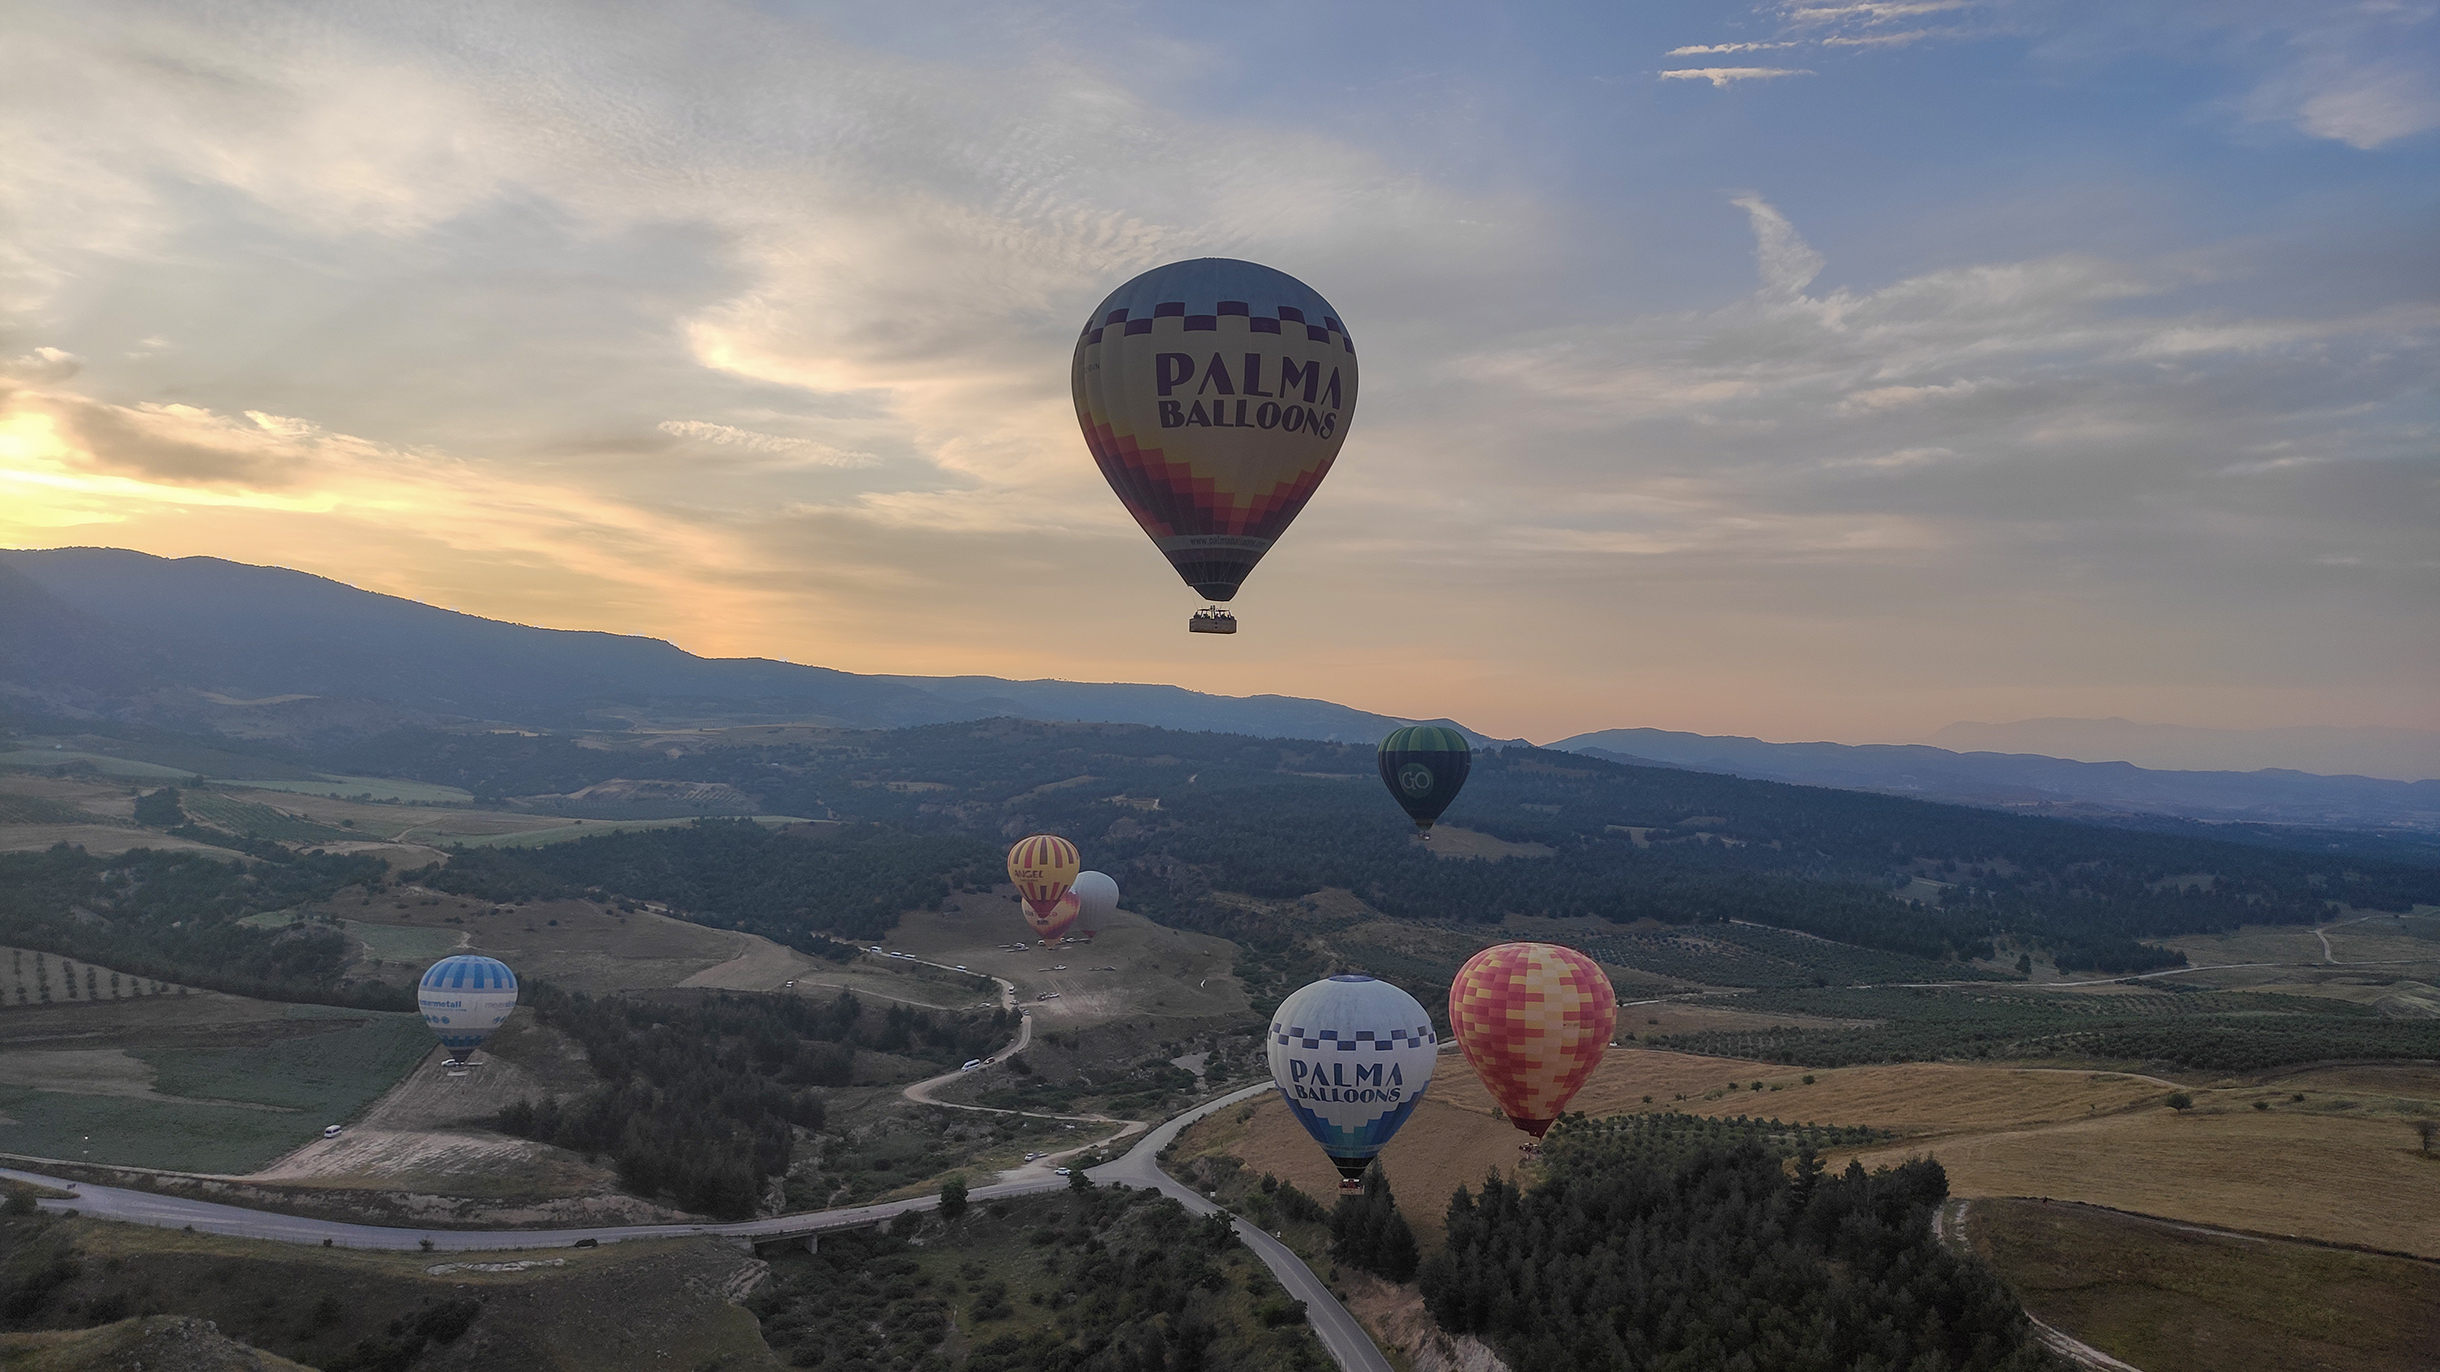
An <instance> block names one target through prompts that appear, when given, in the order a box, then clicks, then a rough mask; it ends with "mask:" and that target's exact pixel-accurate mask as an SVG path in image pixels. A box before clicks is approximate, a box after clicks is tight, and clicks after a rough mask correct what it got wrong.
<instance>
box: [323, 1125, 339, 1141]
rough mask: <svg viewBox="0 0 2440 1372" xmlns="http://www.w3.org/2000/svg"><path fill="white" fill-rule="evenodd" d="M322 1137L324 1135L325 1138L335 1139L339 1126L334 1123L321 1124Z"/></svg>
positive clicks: (337, 1135)
mask: <svg viewBox="0 0 2440 1372" xmlns="http://www.w3.org/2000/svg"><path fill="white" fill-rule="evenodd" d="M322 1137H324V1138H326V1139H335V1138H337V1137H339V1126H338V1125H335V1124H326V1125H323V1126H322Z"/></svg>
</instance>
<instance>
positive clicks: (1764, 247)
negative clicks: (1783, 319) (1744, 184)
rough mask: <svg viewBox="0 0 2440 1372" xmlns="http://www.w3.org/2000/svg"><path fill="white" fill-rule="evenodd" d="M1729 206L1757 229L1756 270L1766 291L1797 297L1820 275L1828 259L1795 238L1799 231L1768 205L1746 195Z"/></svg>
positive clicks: (1755, 196) (1755, 231)
mask: <svg viewBox="0 0 2440 1372" xmlns="http://www.w3.org/2000/svg"><path fill="white" fill-rule="evenodd" d="M1729 203H1731V204H1733V205H1735V206H1736V207H1737V208H1739V209H1741V210H1743V211H1745V214H1746V218H1747V219H1748V220H1749V221H1751V222H1752V224H1753V226H1754V242H1755V245H1756V246H1755V251H1754V266H1755V269H1756V270H1757V271H1758V272H1759V273H1760V274H1761V276H1762V284H1763V285H1764V286H1765V287H1767V288H1769V289H1770V290H1773V291H1776V292H1779V293H1781V294H1785V295H1794V294H1795V293H1797V292H1798V291H1801V290H1803V289H1804V288H1805V286H1806V285H1807V284H1808V283H1810V282H1811V281H1812V280H1813V278H1814V277H1816V276H1819V275H1820V274H1821V269H1822V265H1823V262H1824V260H1825V259H1824V258H1823V257H1822V255H1821V254H1820V253H1818V252H1815V251H1814V250H1813V249H1812V247H1811V246H1810V245H1808V244H1807V243H1806V242H1805V240H1803V239H1802V238H1799V237H1797V236H1796V227H1795V226H1794V225H1792V224H1790V223H1789V222H1788V219H1787V216H1786V215H1783V214H1781V213H1780V212H1779V211H1778V210H1776V209H1774V208H1772V207H1771V204H1770V202H1769V201H1766V200H1764V199H1763V198H1762V197H1761V196H1759V195H1753V194H1746V195H1741V196H1738V197H1737V198H1736V199H1735V200H1733V201H1731V202H1729Z"/></svg>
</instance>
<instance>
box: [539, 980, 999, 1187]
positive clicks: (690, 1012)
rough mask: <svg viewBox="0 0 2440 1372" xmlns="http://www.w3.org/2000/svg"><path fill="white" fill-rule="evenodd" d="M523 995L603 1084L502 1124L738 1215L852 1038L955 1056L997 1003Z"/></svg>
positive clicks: (812, 1124) (628, 1181) (962, 1053)
mask: <svg viewBox="0 0 2440 1372" xmlns="http://www.w3.org/2000/svg"><path fill="white" fill-rule="evenodd" d="M522 1002H523V1004H524V1005H525V1006H526V1007H528V1008H529V1009H530V1011H531V1012H532V1013H533V1014H534V1015H535V1016H536V1017H538V1018H539V1019H541V1020H542V1022H543V1023H545V1024H548V1025H550V1026H552V1027H553V1028H556V1029H559V1030H562V1031H563V1032H565V1033H567V1034H568V1035H569V1036H570V1037H572V1038H574V1039H575V1040H576V1041H577V1042H578V1043H579V1044H580V1045H582V1046H583V1048H584V1050H585V1057H586V1060H587V1061H588V1062H589V1063H590V1064H591V1065H592V1068H593V1072H594V1075H595V1076H597V1077H599V1078H600V1079H601V1081H600V1084H599V1085H597V1086H595V1087H593V1088H592V1089H591V1090H589V1091H585V1092H583V1093H580V1094H578V1095H575V1096H570V1097H564V1098H563V1097H556V1096H544V1097H541V1098H539V1099H536V1100H527V1101H518V1102H516V1103H514V1104H512V1105H510V1106H509V1107H508V1108H506V1109H505V1110H503V1111H501V1112H500V1115H499V1117H498V1120H497V1124H498V1126H499V1128H500V1129H501V1131H502V1132H504V1133H509V1134H514V1135H517V1136H518V1137H520V1138H528V1139H534V1140H537V1141H539V1142H543V1143H550V1144H555V1145H557V1146H559V1147H561V1148H567V1149H571V1150H573V1151H576V1152H581V1153H584V1154H587V1155H588V1156H593V1157H603V1158H607V1159H609V1160H610V1162H611V1163H612V1165H613V1166H615V1167H616V1168H617V1170H618V1175H619V1183H620V1185H622V1186H624V1187H626V1188H627V1189H628V1190H629V1191H632V1192H634V1193H635V1194H637V1195H641V1196H663V1195H666V1196H669V1197H671V1198H673V1199H674V1200H676V1201H677V1202H678V1204H680V1205H681V1206H683V1207H685V1208H686V1209H689V1210H694V1211H698V1212H701V1213H704V1214H709V1215H715V1216H718V1217H720V1218H722V1219H743V1218H745V1217H746V1216H748V1215H751V1214H752V1213H754V1209H755V1206H756V1204H757V1202H758V1201H759V1200H760V1198H761V1196H762V1194H763V1192H764V1191H765V1189H766V1188H767V1187H768V1185H769V1182H770V1179H771V1178H773V1177H778V1176H784V1175H786V1173H787V1171H788V1166H789V1163H790V1161H791V1159H792V1158H793V1156H794V1151H795V1143H796V1131H797V1130H800V1129H802V1130H808V1131H816V1132H818V1131H819V1130H821V1129H822V1128H823V1126H824V1125H825V1124H826V1123H827V1121H828V1111H827V1107H826V1105H825V1103H824V1101H823V1099H822V1094H821V1090H820V1089H819V1088H823V1087H836V1086H846V1085H848V1084H850V1083H851V1082H852V1081H853V1080H854V1073H855V1065H856V1060H855V1054H856V1051H857V1050H858V1049H864V1050H868V1051H871V1052H877V1053H890V1054H896V1055H900V1056H907V1057H917V1058H922V1059H925V1060H927V1061H930V1062H933V1063H937V1064H940V1065H944V1066H947V1065H954V1064H956V1063H958V1062H962V1061H964V1060H965V1059H966V1058H969V1057H974V1056H978V1055H980V1054H982V1053H985V1052H989V1051H991V1050H992V1049H993V1048H996V1047H998V1046H999V1045H1000V1044H1001V1043H1002V1042H1003V1041H1004V1040H1005V1038H1006V1035H1007V1034H1008V1033H1009V1032H1010V1031H1011V1030H1012V1029H1013V1027H1014V1017H1013V1016H1012V1015H1010V1014H1009V1013H1008V1012H1006V1011H991V1012H971V1013H964V1014H960V1013H955V1012H949V1011H938V1012H935V1011H926V1010H919V1009H916V1008H915V1007H913V1006H907V1005H896V1004H893V1005H889V1006H886V1007H882V1008H878V1009H876V1008H873V1007H868V1006H866V1005H864V1004H863V1003H862V1002H861V1001H859V1000H858V999H857V998H856V996H855V995H854V994H853V993H852V992H842V993H840V994H839V995H838V996H837V997H835V998H833V999H830V1000H826V1001H825V1000H818V999H814V998H811V997H805V996H793V995H772V994H765V993H754V992H728V991H719V992H702V993H697V992H659V993H655V994H653V995H650V996H604V997H599V998H595V997H592V996H587V995H585V994H583V993H581V992H570V991H564V990H561V989H560V988H558V987H556V986H553V985H551V984H550V983H548V982H527V983H525V985H524V987H523V988H522Z"/></svg>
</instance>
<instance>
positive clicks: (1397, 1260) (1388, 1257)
mask: <svg viewBox="0 0 2440 1372" xmlns="http://www.w3.org/2000/svg"><path fill="white" fill-rule="evenodd" d="M1330 1256H1332V1257H1333V1258H1336V1259H1337V1260H1339V1261H1340V1262H1343V1263H1346V1264H1347V1265H1348V1266H1350V1267H1360V1268H1363V1269H1364V1270H1365V1271H1367V1272H1371V1273H1375V1274H1377V1275H1379V1276H1383V1277H1387V1278H1389V1279H1390V1280H1391V1281H1398V1282H1402V1281H1409V1280H1412V1279H1413V1277H1414V1275H1415V1268H1416V1267H1417V1265H1418V1264H1419V1263H1420V1261H1421V1255H1420V1254H1419V1253H1418V1252H1417V1250H1416V1247H1415V1231H1414V1230H1413V1229H1412V1228H1410V1227H1409V1226H1408V1225H1407V1222H1406V1216H1404V1215H1401V1214H1399V1213H1398V1200H1397V1198H1396V1197H1395V1196H1393V1195H1391V1194H1390V1189H1389V1174H1388V1173H1386V1172H1383V1171H1382V1170H1381V1164H1380V1163H1378V1162H1376V1163H1374V1164H1373V1165H1372V1167H1371V1168H1369V1169H1368V1170H1367V1171H1366V1172H1365V1173H1364V1190H1363V1192H1362V1193H1361V1194H1359V1195H1353V1196H1344V1197H1341V1198H1340V1200H1339V1204H1338V1208H1337V1209H1335V1210H1333V1211H1331V1212H1330Z"/></svg>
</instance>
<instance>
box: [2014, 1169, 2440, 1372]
mask: <svg viewBox="0 0 2440 1372" xmlns="http://www.w3.org/2000/svg"><path fill="white" fill-rule="evenodd" d="M1966 1235H1967V1239H1968V1242H1970V1243H1971V1244H1972V1245H1973V1247H1974V1249H1975V1251H1976V1252H1977V1253H1979V1254H1981V1255H1982V1256H1983V1257H1984V1258H1985V1260H1987V1261H1989V1262H1990V1263H1991V1264H1992V1266H1994V1267H1996V1268H1997V1269H1999V1272H2000V1275H2002V1276H2003V1277H2006V1278H2007V1279H2008V1281H2009V1283H2010V1284H2011V1285H2013V1286H2014V1287H2015V1288H2016V1290H2017V1294H2018V1295H2019V1296H2021V1297H2022V1298H2023V1299H2024V1302H2025V1307H2026V1309H2027V1310H2028V1311H2030V1312H2031V1313H2032V1314H2033V1315H2034V1316H2035V1317H2036V1318H2038V1319H2041V1320H2044V1321H2046V1322H2048V1323H2050V1324H2053V1325H2056V1326H2057V1327H2059V1328H2060V1329H2063V1330H2065V1331H2067V1332H2068V1333H2070V1334H2073V1335H2075V1336H2076V1337H2077V1338H2079V1339H2082V1340H2084V1341H2085V1342H2086V1343H2089V1344H2091V1345H2093V1346H2094V1347H2095V1348H2098V1349H2100V1350H2101V1351H2103V1352H2105V1353H2108V1354H2110V1355H2111V1356H2112V1357H2116V1358H2121V1359H2124V1360H2125V1361H2127V1362H2131V1363H2133V1364H2135V1365H2136V1366H2138V1367H2141V1368H2143V1369H2145V1372H2273V1369H2287V1368H2306V1367H2345V1368H2350V1369H2356V1370H2357V1372H2408V1369H2414V1368H2428V1367H2430V1366H2431V1356H2432V1350H2434V1349H2440V1265H2434V1264H2431V1263H2422V1262H2414V1261H2411V1260H2408V1259H2404V1258H2389V1257H2380V1256H2376V1255H2373V1254H2368V1253H2347V1252H2338V1251H2333V1250H2331V1249H2327V1248H2316V1247H2312V1246H2309V1245H2305V1244H2295V1243H2278V1242H2269V1241H2252V1240H2245V1239H2232V1238H2216V1237H2211V1236H2208V1235H2204V1234H2198V1233H2192V1232H2188V1231H2181V1230H2177V1229H2173V1228H2171V1227H2169V1226H2168V1225H2165V1224H2160V1223H2156V1222H2153V1221H2148V1220H2140V1219H2136V1218H2133V1217H2130V1216H2125V1215H2118V1214H2113V1213H2111V1212H2109V1211H2106V1210H2095V1209H2092V1208H2090V1207H2087V1206H2081V1205H2043V1204H2040V1203H2038V1202H2035V1201H2024V1200H1993V1201H1976V1202H1974V1204H1973V1205H1972V1207H1971V1208H1970V1210H1969V1212H1968V1214H1967V1218H1966Z"/></svg>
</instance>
